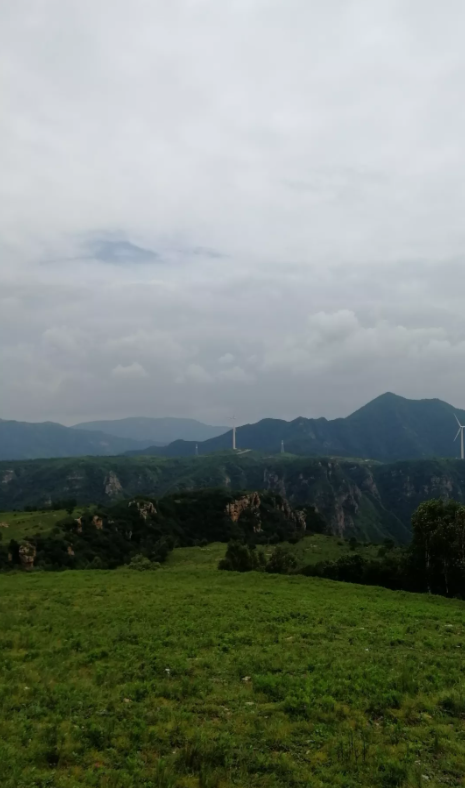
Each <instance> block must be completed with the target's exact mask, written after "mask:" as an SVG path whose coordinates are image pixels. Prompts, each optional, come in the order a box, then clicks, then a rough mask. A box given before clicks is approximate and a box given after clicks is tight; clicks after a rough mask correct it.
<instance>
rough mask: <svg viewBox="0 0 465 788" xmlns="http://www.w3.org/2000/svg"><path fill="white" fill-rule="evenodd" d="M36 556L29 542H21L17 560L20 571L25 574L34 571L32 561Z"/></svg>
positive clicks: (33, 547) (34, 549)
mask: <svg viewBox="0 0 465 788" xmlns="http://www.w3.org/2000/svg"><path fill="white" fill-rule="evenodd" d="M36 555H37V550H36V548H35V546H34V545H33V544H31V543H30V542H23V543H22V544H21V545H20V547H19V560H20V563H21V569H24V571H25V572H30V571H31V570H32V569H34V560H35V557H36Z"/></svg>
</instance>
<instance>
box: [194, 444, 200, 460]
mask: <svg viewBox="0 0 465 788" xmlns="http://www.w3.org/2000/svg"><path fill="white" fill-rule="evenodd" d="M195 456H196V457H198V456H199V444H198V443H196V444H195Z"/></svg>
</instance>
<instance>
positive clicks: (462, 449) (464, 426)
mask: <svg viewBox="0 0 465 788" xmlns="http://www.w3.org/2000/svg"><path fill="white" fill-rule="evenodd" d="M454 415H455V414H454ZM455 420H456V422H457V424H458V425H459V431H458V433H457V435H456V436H455V438H454V441H456V440H457V438H458V437H459V435H460V457H461V459H462V460H465V446H464V441H463V431H464V430H465V424H460V422H459V420H458V418H457V416H455Z"/></svg>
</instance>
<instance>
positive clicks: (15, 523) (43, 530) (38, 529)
mask: <svg viewBox="0 0 465 788" xmlns="http://www.w3.org/2000/svg"><path fill="white" fill-rule="evenodd" d="M79 512H80V510H79V509H76V511H75V513H74V515H73V516H74V517H78V516H79ZM64 517H67V513H66V512H65V511H64V510H62V509H60V510H57V511H54V512H0V523H6V524H7V525H8V528H0V538H1V536H3V542H4V543H8V542H9V541H10V539H16V540H17V541H18V542H19V541H20V540H22V539H27V538H28V537H31V536H35V534H39V533H40V534H48V533H50V531H51V530H52V528H53V526H54V525H56V524H57V522H59V521H60V520H62V519H63V518H64Z"/></svg>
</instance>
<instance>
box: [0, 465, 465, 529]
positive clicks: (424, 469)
mask: <svg viewBox="0 0 465 788" xmlns="http://www.w3.org/2000/svg"><path fill="white" fill-rule="evenodd" d="M208 487H210V488H211V487H218V488H219V487H222V488H226V489H227V490H267V491H270V492H276V493H279V494H280V495H282V496H284V497H286V498H287V500H289V502H290V503H291V505H292V506H302V505H311V506H314V507H316V508H317V510H318V511H319V512H320V513H321V515H322V517H323V518H324V520H325V521H326V523H327V524H328V529H329V531H330V532H331V533H334V534H338V535H345V536H347V535H349V536H352V535H353V536H357V537H358V538H362V539H368V540H372V541H380V540H382V539H383V538H385V537H386V536H390V537H392V538H394V539H396V540H398V541H406V540H408V539H409V534H410V517H411V515H412V513H413V511H414V510H415V509H416V508H417V506H418V505H419V504H420V503H421V502H422V501H424V500H426V499H428V498H442V497H445V498H447V497H452V498H455V499H457V500H458V501H462V502H465V463H462V462H461V461H455V460H422V461H411V462H410V461H409V462H399V463H394V464H386V465H381V464H379V463H376V462H363V461H355V460H349V459H347V460H344V459H340V460H333V459H330V458H311V457H289V456H286V455H284V456H282V457H281V456H278V457H269V456H261V455H258V454H254V453H252V452H250V453H247V454H243V455H237V454H233V453H232V452H225V453H224V454H220V455H213V456H209V457H193V458H186V459H182V458H181V459H171V460H167V459H164V458H159V457H133V458H128V457H111V458H109V457H108V458H79V459H67V460H60V459H56V460H47V461H34V462H8V463H5V462H3V463H0V508H1V509H3V510H4V511H5V510H11V509H15V508H18V509H19V508H24V506H25V505H40V506H44V505H50V503H51V502H52V501H53V500H58V499H63V498H66V499H68V498H74V499H76V501H77V502H78V503H82V504H92V503H95V504H104V505H106V504H109V503H111V502H114V501H116V500H118V499H120V498H128V497H132V496H136V495H148V496H157V497H158V496H161V495H166V494H169V493H173V492H176V491H192V490H196V489H204V488H208Z"/></svg>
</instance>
